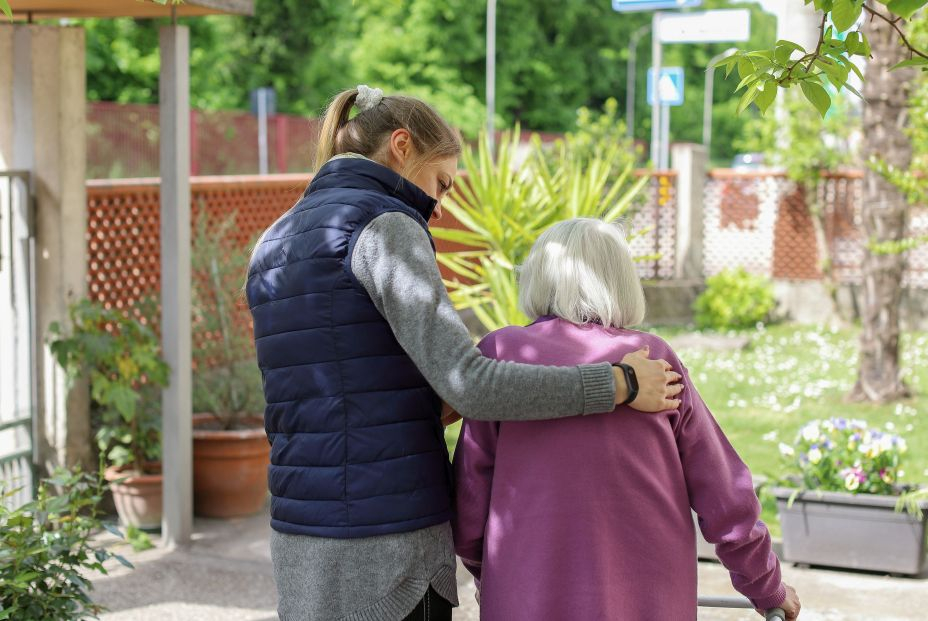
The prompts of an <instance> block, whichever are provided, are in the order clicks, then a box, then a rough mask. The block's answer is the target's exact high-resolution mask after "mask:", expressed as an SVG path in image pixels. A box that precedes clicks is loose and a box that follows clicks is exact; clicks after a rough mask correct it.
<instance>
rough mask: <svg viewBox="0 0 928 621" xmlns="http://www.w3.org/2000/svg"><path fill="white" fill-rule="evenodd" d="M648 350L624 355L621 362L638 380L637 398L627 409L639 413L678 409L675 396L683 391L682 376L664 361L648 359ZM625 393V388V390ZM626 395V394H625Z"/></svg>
mask: <svg viewBox="0 0 928 621" xmlns="http://www.w3.org/2000/svg"><path fill="white" fill-rule="evenodd" d="M649 354H650V348H649V347H648V346H644V347H642V348H641V349H639V350H638V351H634V352H632V353H630V354H626V356H625V357H624V358H622V362H623V363H625V364H627V365H629V366H631V367H632V368H633V369H634V370H635V376H636V377H637V378H638V396H637V397H635V400H634V401H632V402H631V403H630V404H629V407H631V408H633V409H636V410H639V411H641V412H663V411H664V410H675V409H676V408H678V407H680V399H677V398H676V397H677V395H679V394H680V392H681V391H682V390H683V384H682V383H680V380H681V379H682V376H681V375H680V374H679V373H677V372H676V371H674V370H673V368H672V367H671V366H670V363H669V362H667V361H666V360H662V359H658V360H651V359H650V358H648V356H649ZM626 391H627V388H626ZM626 394H627V393H626Z"/></svg>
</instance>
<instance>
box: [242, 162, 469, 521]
mask: <svg viewBox="0 0 928 621" xmlns="http://www.w3.org/2000/svg"><path fill="white" fill-rule="evenodd" d="M434 205H435V201H434V200H433V199H432V198H431V197H429V196H428V195H426V194H425V193H424V192H422V191H421V190H420V189H419V188H418V187H416V186H415V185H413V184H411V183H409V182H408V181H406V180H405V179H403V178H402V177H400V176H399V175H397V174H396V173H394V172H393V171H391V170H390V169H388V168H386V167H384V166H381V165H379V164H377V163H375V162H372V161H370V160H364V159H356V158H339V159H334V160H331V161H330V162H328V163H327V164H326V165H325V166H324V167H323V168H322V169H321V170H320V171H319V173H318V174H317V175H316V177H315V178H314V179H313V182H312V183H311V184H310V186H309V187H308V188H307V190H306V192H305V193H304V195H303V198H302V199H301V200H300V201H299V202H298V203H297V204H296V205H295V206H294V207H293V208H292V209H290V210H289V211H288V212H287V213H286V214H284V215H283V216H282V217H281V218H280V219H279V220H278V221H277V222H275V223H274V224H273V225H272V226H271V227H270V228H269V229H268V231H267V232H266V233H265V235H264V236H263V238H262V240H261V241H260V242H259V244H258V247H257V248H256V250H255V253H254V256H253V257H252V259H251V263H250V265H249V270H248V282H247V286H246V293H247V297H248V305H249V307H250V309H251V313H252V317H253V319H254V336H255V344H256V348H257V358H258V366H259V367H260V368H261V372H262V376H263V380H264V394H265V398H266V401H267V406H266V409H265V415H264V421H265V430H266V431H267V435H268V440H269V441H270V443H271V466H270V468H269V471H268V485H269V487H270V491H271V494H272V500H271V526H272V527H273V528H274V529H275V530H278V531H280V532H285V533H291V534H305V535H314V536H323V537H338V538H349V537H369V536H372V535H382V534H387V533H395V532H406V531H411V530H416V529H419V528H425V527H427V526H432V525H435V524H440V523H442V522H445V521H447V520H448V519H450V516H451V474H450V472H451V470H450V466H449V463H448V453H447V450H446V448H445V442H444V434H443V429H442V426H441V422H440V418H439V416H440V409H441V401H440V399H439V397H438V396H437V395H436V394H435V392H434V391H433V390H432V389H431V388H430V387H429V385H428V383H427V382H426V381H425V378H424V377H423V376H422V374H421V373H420V372H419V370H418V369H417V368H416V366H415V365H414V364H413V362H412V360H411V359H410V358H409V356H407V355H406V353H405V352H404V351H403V349H402V347H400V345H399V343H398V342H397V340H396V338H395V337H394V336H393V331H392V330H391V329H390V325H389V324H388V323H387V321H386V320H385V319H384V318H383V316H382V315H381V314H380V312H379V311H378V310H377V308H376V306H374V303H373V301H372V300H371V299H370V296H368V294H367V292H366V290H365V289H364V288H363V286H361V284H360V283H358V282H357V280H356V279H355V278H354V275H353V274H352V273H351V250H352V248H353V246H354V241H355V240H356V239H357V236H358V235H359V234H360V233H361V231H362V230H363V229H364V227H365V226H366V225H367V224H368V223H369V222H370V221H371V220H372V219H374V218H376V217H377V216H378V215H381V214H383V213H387V212H402V213H404V214H406V215H408V216H409V217H410V218H413V219H414V220H416V221H417V222H418V223H419V224H420V225H421V226H422V227H423V228H424V229H425V230H426V231H428V226H427V223H428V218H429V216H430V215H431V212H432V210H433V209H434Z"/></svg>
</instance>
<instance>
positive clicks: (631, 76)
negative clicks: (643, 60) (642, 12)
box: [625, 24, 650, 139]
mask: <svg viewBox="0 0 928 621" xmlns="http://www.w3.org/2000/svg"><path fill="white" fill-rule="evenodd" d="M649 28H650V27H649V26H648V25H647V24H645V25H644V26H642V27H641V28H639V29H638V30H636V31H635V32H633V33H632V36H631V39H630V40H629V42H628V71H626V72H625V73H626V77H625V135H626V136H628V138H629V139H632V138H634V137H635V80H636V78H637V75H636V73H637V69H638V42H639V41H640V40H641V37H643V36H644V35H645V34H646V33H647V32H648V29H649Z"/></svg>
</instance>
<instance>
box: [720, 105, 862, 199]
mask: <svg viewBox="0 0 928 621" xmlns="http://www.w3.org/2000/svg"><path fill="white" fill-rule="evenodd" d="M797 95H798V94H797V93H787V95H786V97H785V98H784V100H783V114H782V116H781V117H780V118H775V117H774V116H773V115H770V116H764V117H755V118H753V119H749V120H748V121H747V123H746V124H745V132H744V137H743V138H742V139H740V140H738V141H737V142H736V143H735V144H736V145H737V146H738V148H739V149H740V150H742V151H745V152H749V153H756V152H760V153H763V154H764V157H765V160H764V161H765V162H768V163H769V164H770V165H772V166H776V167H778V168H782V169H784V170H785V171H786V175H787V176H788V177H789V178H790V180H792V181H795V182H796V183H801V184H804V185H806V186H808V187H810V188H814V186H815V185H816V184H817V183H818V182H819V180H820V179H821V176H822V173H825V172H829V171H834V170H837V169H839V168H841V167H842V166H848V165H850V164H851V163H852V162H853V161H854V157H855V152H854V149H853V145H852V143H851V136H852V135H853V134H854V133H855V132H856V131H859V129H860V117H859V115H856V114H853V113H852V111H851V105H850V103H851V102H849V101H848V98H847V97H846V96H838V97H836V98H835V101H834V104H833V105H832V107H831V109H830V110H829V113H828V114H827V115H826V116H825V118H822V117H821V116H820V115H819V114H817V113H816V111H815V110H813V109H812V108H810V107H809V105H808V104H807V103H805V102H804V101H802V99H800V98H799V97H798V96H797Z"/></svg>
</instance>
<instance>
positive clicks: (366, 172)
mask: <svg viewBox="0 0 928 621" xmlns="http://www.w3.org/2000/svg"><path fill="white" fill-rule="evenodd" d="M333 188H347V189H354V190H371V191H374V192H381V193H383V194H387V195H388V196H394V197H396V198H398V199H400V200H401V201H403V202H404V203H406V204H407V205H409V206H410V207H412V208H413V209H414V210H416V212H418V213H419V215H421V216H422V217H423V218H425V221H426V223H428V221H429V218H431V217H432V212H433V211H434V210H435V206H436V204H437V201H436V200H435V199H434V198H432V197H431V196H429V195H428V194H426V193H425V192H423V191H422V189H421V188H419V186H417V185H416V184H414V183H412V182H411V181H409V180H408V179H406V178H404V177H402V176H401V175H399V174H397V173H396V172H394V171H393V170H391V169H390V168H387V167H386V166H384V165H382V164H378V163H377V162H375V161H373V160H370V159H367V158H365V157H335V158H333V159H330V160H329V161H328V162H326V163H325V165H324V166H323V167H322V168H321V169H319V172H318V173H316V175H315V177H313V180H312V183H310V184H309V187H308V188H306V192H305V193H304V196H306V195H308V194H310V193H312V192H316V191H318V190H326V189H333Z"/></svg>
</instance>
